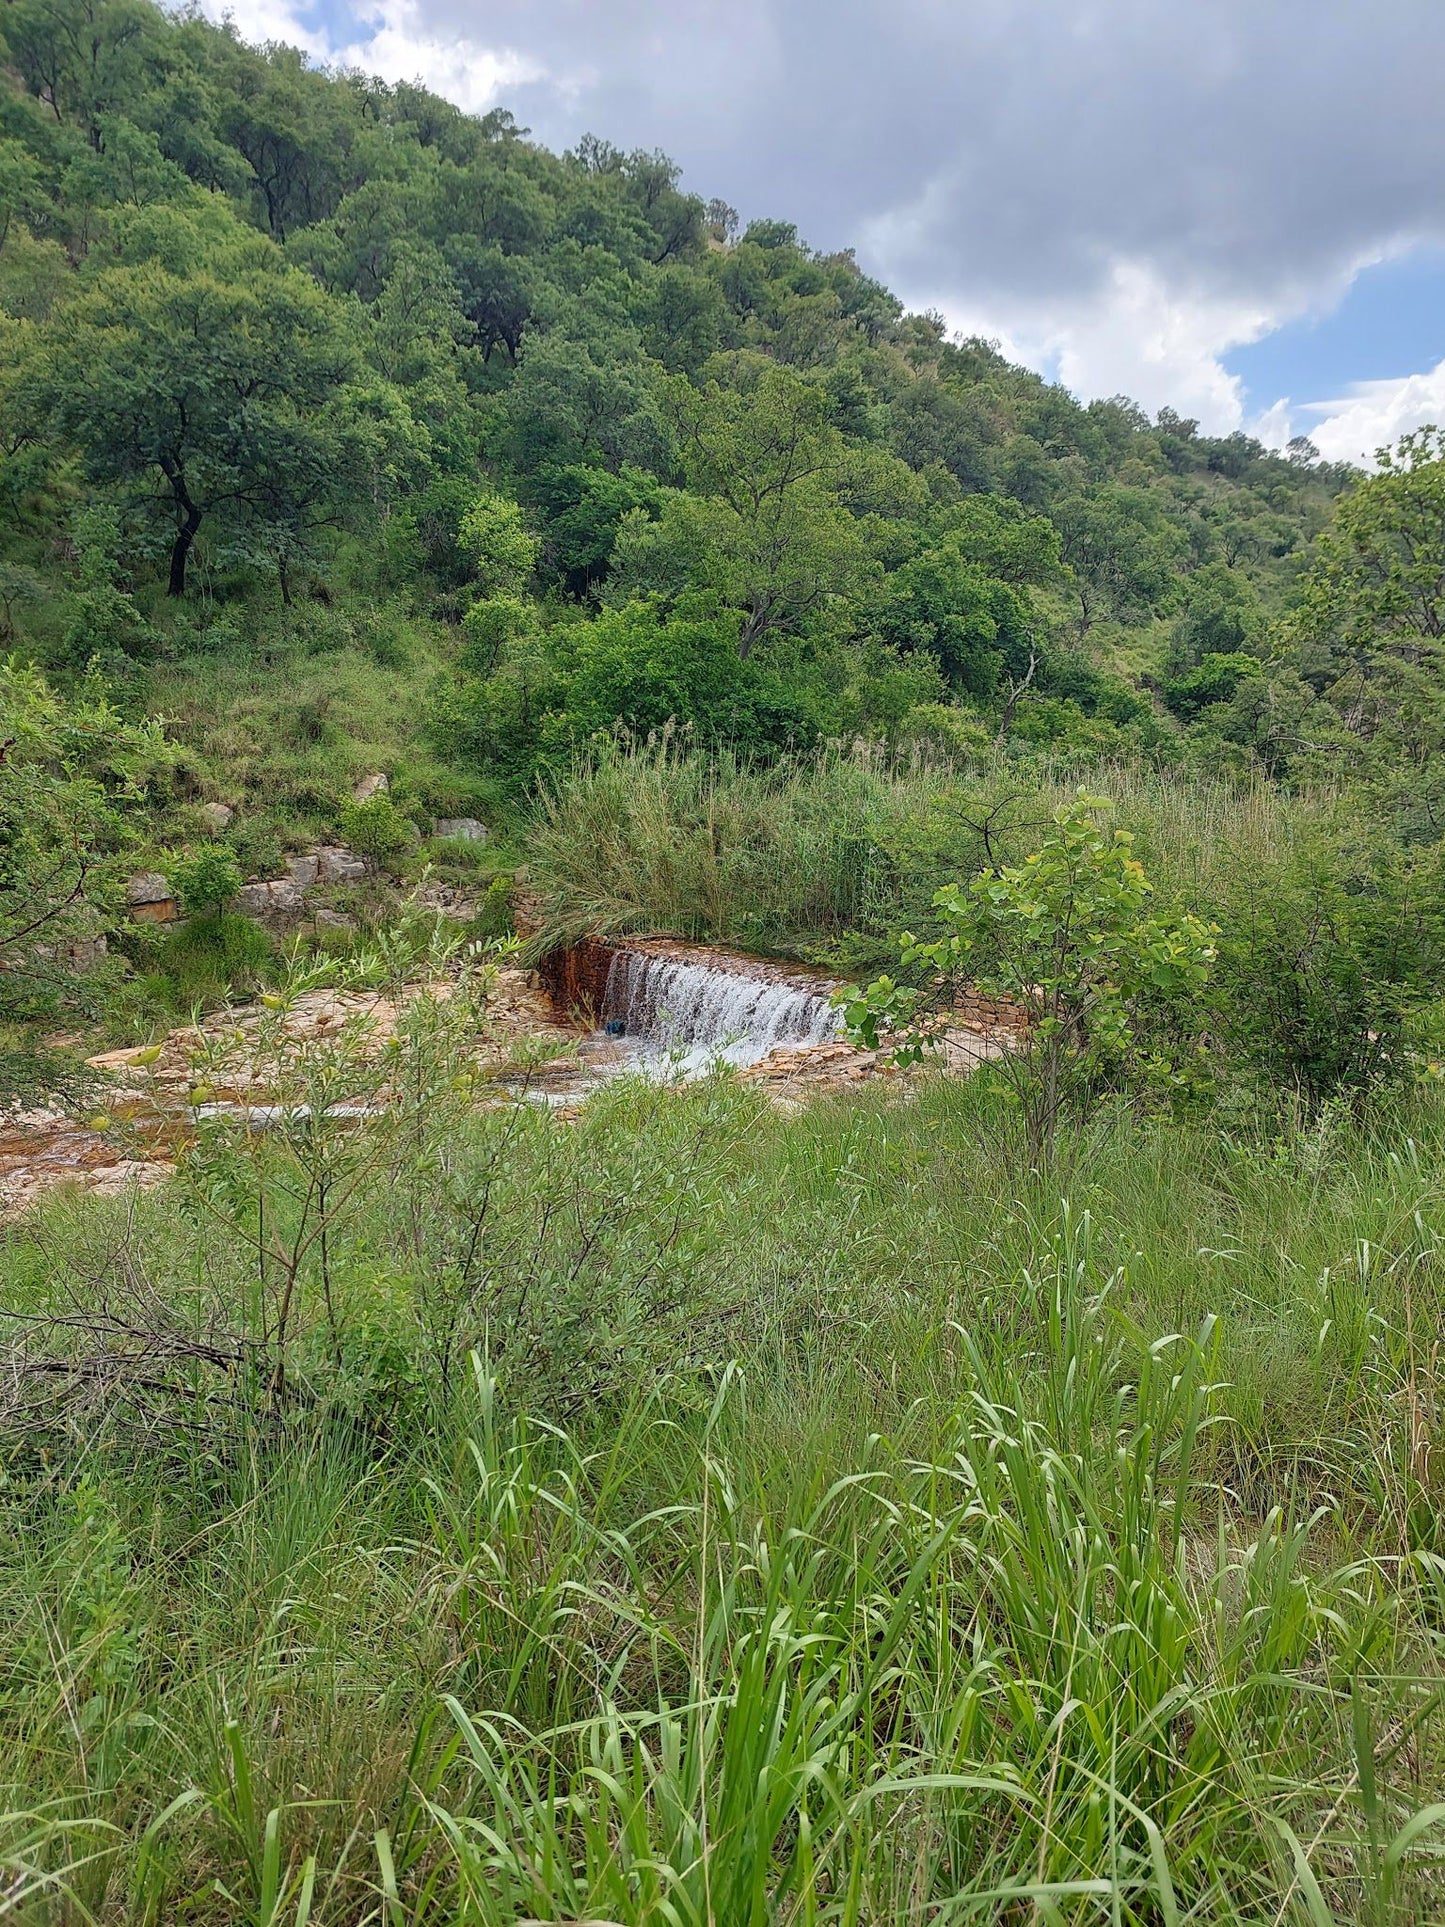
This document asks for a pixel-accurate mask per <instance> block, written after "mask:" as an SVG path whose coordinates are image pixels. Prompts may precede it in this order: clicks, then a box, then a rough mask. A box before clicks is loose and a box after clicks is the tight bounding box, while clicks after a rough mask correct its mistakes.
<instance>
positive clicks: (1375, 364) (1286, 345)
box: [1222, 247, 1445, 414]
mask: <svg viewBox="0 0 1445 1927" xmlns="http://www.w3.org/2000/svg"><path fill="white" fill-rule="evenodd" d="M1442 359H1445V247H1428V248H1415V249H1413V250H1412V251H1411V252H1410V253H1409V254H1406V255H1402V256H1401V257H1400V258H1399V259H1398V260H1395V261H1382V262H1381V263H1380V264H1379V266H1378V267H1373V268H1366V269H1364V271H1363V272H1362V273H1361V274H1359V275H1357V276H1356V278H1355V280H1354V282H1353V283H1352V284H1351V286H1350V288H1349V291H1348V292H1347V293H1346V295H1345V297H1344V299H1343V300H1342V301H1341V302H1340V304H1339V306H1338V307H1336V308H1334V309H1332V310H1330V311H1329V312H1328V313H1325V314H1320V315H1314V316H1306V317H1303V318H1302V319H1300V320H1298V321H1289V322H1286V323H1285V325H1284V326H1283V327H1282V328H1276V329H1275V331H1274V333H1273V334H1269V335H1266V336H1265V337H1264V338H1263V339H1262V340H1260V341H1256V342H1253V343H1252V344H1251V345H1250V346H1249V347H1247V348H1231V349H1230V351H1229V352H1228V354H1226V355H1224V356H1223V357H1222V360H1223V362H1224V366H1225V367H1226V368H1227V369H1228V370H1229V372H1230V373H1231V374H1232V375H1239V376H1241V377H1242V378H1243V381H1244V385H1245V389H1246V390H1247V400H1246V413H1248V414H1253V413H1254V412H1256V411H1257V410H1259V409H1263V408H1267V407H1268V406H1269V405H1270V403H1271V402H1274V401H1278V400H1279V399H1280V398H1281V397H1282V396H1286V395H1287V396H1288V397H1289V398H1290V400H1291V402H1293V404H1294V406H1295V408H1296V409H1298V408H1299V407H1301V406H1302V405H1304V404H1306V403H1308V402H1317V401H1333V400H1335V399H1337V398H1338V397H1339V396H1342V395H1345V394H1347V393H1348V392H1349V391H1350V389H1351V388H1352V387H1353V385H1354V384H1355V383H1356V382H1360V381H1389V380H1394V379H1396V378H1398V377H1400V376H1404V375H1414V374H1420V373H1422V372H1423V371H1424V370H1426V369H1429V368H1433V367H1434V366H1435V364H1436V363H1437V362H1438V361H1440V360H1442Z"/></svg>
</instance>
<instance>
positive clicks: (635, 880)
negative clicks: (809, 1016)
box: [528, 744, 1336, 967]
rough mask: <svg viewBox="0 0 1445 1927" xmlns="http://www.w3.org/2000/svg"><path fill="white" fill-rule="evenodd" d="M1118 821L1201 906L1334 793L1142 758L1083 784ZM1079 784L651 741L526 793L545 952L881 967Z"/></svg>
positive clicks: (1031, 841) (1154, 868) (1028, 837)
mask: <svg viewBox="0 0 1445 1927" xmlns="http://www.w3.org/2000/svg"><path fill="white" fill-rule="evenodd" d="M1082 786H1083V787H1085V788H1087V789H1088V790H1089V791H1090V792H1091V793H1094V794H1097V795H1099V796H1101V797H1104V798H1106V799H1108V800H1109V802H1110V803H1111V804H1112V806H1113V812H1114V820H1115V821H1117V822H1118V823H1119V824H1121V825H1122V826H1124V827H1127V828H1129V829H1130V830H1132V831H1133V832H1134V834H1135V836H1136V838H1137V840H1138V845H1139V851H1140V854H1141V856H1142V857H1143V859H1144V861H1145V862H1146V864H1147V865H1148V867H1149V870H1150V874H1151V876H1153V877H1154V879H1155V881H1156V883H1157V884H1158V885H1159V887H1160V888H1161V890H1163V891H1164V892H1165V894H1166V895H1168V896H1171V897H1177V898H1179V899H1181V900H1191V901H1194V902H1196V903H1198V904H1201V905H1203V906H1205V907H1207V906H1208V905H1210V904H1212V903H1214V902H1220V901H1223V900H1224V899H1225V898H1226V897H1227V896H1228V894H1229V891H1230V889H1231V887H1232V885H1233V883H1234V881H1235V880H1236V879H1237V878H1238V877H1239V876H1240V875H1241V874H1244V873H1252V874H1259V873H1260V871H1261V867H1262V866H1267V865H1268V864H1270V863H1273V862H1278V861H1281V860H1283V858H1284V857H1285V856H1286V855H1287V854H1288V851H1289V850H1290V848H1291V847H1292V844H1293V842H1294V840H1295V839H1296V838H1297V837H1298V836H1299V835H1300V834H1301V833H1302V832H1304V831H1305V830H1307V829H1309V828H1310V827H1312V826H1317V825H1318V824H1319V823H1320V822H1322V821H1328V820H1329V818H1330V813H1331V812H1332V811H1333V810H1334V809H1335V808H1336V802H1335V799H1334V798H1333V797H1332V796H1329V795H1326V794H1324V793H1318V794H1310V795H1303V796H1296V797H1287V796H1284V795H1283V794H1282V793H1281V792H1279V791H1278V790H1275V789H1270V788H1266V787H1265V786H1263V785H1260V786H1251V787H1240V786H1236V785H1230V784H1226V783H1222V782H1217V781H1211V780H1200V781H1197V782H1187V781H1182V780H1181V779H1180V778H1179V776H1178V775H1177V774H1174V773H1171V774H1169V775H1168V776H1167V777H1166V776H1165V775H1162V774H1160V773H1159V772H1157V771H1154V770H1152V769H1150V768H1148V767H1147V766H1145V765H1142V764H1138V765H1132V764H1131V765H1118V766H1112V765H1111V766H1108V767H1104V768H1099V769H1096V770H1094V771H1092V772H1091V773H1089V774H1088V775H1087V777H1086V778H1084V779H1082ZM1080 787H1081V779H1080V777H1079V775H1078V774H1077V772H1063V771H1059V772H1056V771H1054V770H1052V769H1051V768H1050V766H1049V765H1048V764H1046V763H1040V764H1037V765H1034V766H1030V767H1029V768H1027V769H1020V768H1017V767H1015V766H1013V765H1011V764H1009V763H1008V762H1006V761H1005V760H1004V759H1002V758H1000V759H999V760H998V761H997V762H996V763H995V764H993V765H991V766H988V767H983V768H976V769H972V770H959V769H956V768H954V767H953V766H951V765H950V764H948V763H946V762H942V763H933V762H929V761H927V760H925V759H920V758H918V757H912V758H908V759H899V758H894V757H890V756H887V755H885V754H883V753H882V752H875V751H872V750H869V749H867V748H863V747H860V748H858V749H856V750H855V751H853V752H852V753H849V754H842V753H830V754H826V755H821V756H818V757H816V758H805V759H799V760H797V761H794V762H785V763H783V764H781V765H778V766H775V767H773V768H769V769H758V768H754V767H752V766H750V765H748V764H746V763H741V762H739V761H738V760H736V759H735V758H733V757H730V756H728V755H726V754H724V755H720V756H717V757H707V756H704V755H700V754H697V753H688V752H680V751H678V750H676V749H675V748H674V747H672V746H671V745H668V744H663V745H660V746H657V745H653V746H648V747H634V748H630V749H626V750H618V749H610V750H605V751H602V752H599V753H598V754H597V755H596V756H595V757H594V758H593V759H592V760H590V761H588V762H586V763H584V764H581V765H579V766H578V767H577V768H576V769H575V770H573V771H572V772H570V773H569V775H568V776H566V777H565V778H562V779H559V780H558V781H557V783H556V784H555V785H554V787H553V788H552V789H550V790H549V791H547V792H546V793H545V794H544V795H543V797H542V798H541V801H540V805H539V808H538V812H537V816H536V819H535V821H534V824H533V827H532V832H531V837H530V845H529V851H528V854H529V859H530V869H531V882H532V885H533V887H534V889H535V890H536V891H537V893H538V894H539V896H540V898H541V902H542V908H543V914H544V918H545V924H544V929H543V931H542V933H541V937H540V938H539V943H540V944H541V945H543V946H548V947H550V946H552V945H555V944H559V943H565V942H569V941H572V940H575V938H576V937H578V936H580V935H582V934H585V933H592V932H596V933H602V934H617V933H620V932H624V931H633V932H636V931H641V930H650V931H661V932H668V933H671V934H673V935H676V936H680V937H684V938H690V939H694V940H701V939H711V940H713V941H717V942H727V943H734V944H740V945H743V946H744V947H747V946H753V947H755V948H760V949H766V950H780V951H785V952H786V951H792V950H802V951H810V950H811V951H814V952H818V951H823V952H828V953H832V952H838V953H840V954H841V955H842V956H843V957H844V958H845V959H848V960H856V961H858V962H859V964H860V967H862V966H863V965H866V963H867V962H868V961H869V960H870V959H873V958H876V959H877V960H879V961H882V960H885V959H896V948H895V947H894V946H893V945H892V943H891V941H890V940H891V937H892V934H893V932H894V931H896V930H897V929H898V928H899V927H900V926H902V925H908V926H909V927H912V928H917V927H919V926H920V925H921V924H923V923H926V921H927V919H928V917H929V906H930V901H931V898H932V894H933V892H934V890H935V889H937V887H938V886H939V885H940V884H941V883H944V882H946V881H949V880H953V879H956V878H958V877H959V876H967V875H970V874H972V873H973V872H975V871H977V870H978V869H980V868H982V867H983V866H984V865H985V864H986V863H988V862H991V861H1017V860H1019V859H1020V858H1022V856H1023V855H1024V854H1026V853H1027V851H1028V850H1029V849H1031V848H1033V847H1035V846H1036V840H1037V837H1038V835H1039V833H1040V832H1041V830H1042V829H1043V827H1044V826H1045V825H1046V824H1047V822H1048V820H1049V815H1050V812H1051V811H1052V810H1053V809H1054V808H1055V807H1056V806H1057V805H1059V804H1060V803H1063V802H1065V801H1067V800H1068V799H1070V798H1071V797H1073V796H1074V795H1075V794H1076V793H1077V792H1078V790H1079V788H1080Z"/></svg>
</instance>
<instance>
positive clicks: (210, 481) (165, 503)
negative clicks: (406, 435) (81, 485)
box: [42, 242, 360, 596]
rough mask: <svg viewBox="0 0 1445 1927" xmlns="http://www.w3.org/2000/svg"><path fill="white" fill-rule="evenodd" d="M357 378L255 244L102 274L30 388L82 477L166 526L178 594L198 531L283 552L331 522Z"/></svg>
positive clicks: (342, 343)
mask: <svg viewBox="0 0 1445 1927" xmlns="http://www.w3.org/2000/svg"><path fill="white" fill-rule="evenodd" d="M356 365H357V354H356V348H355V344H354V341H353V337H352V331H351V329H350V327H349V326H348V324H347V320H346V317H345V315H344V313H343V312H342V311H341V310H340V309H339V308H338V307H337V306H336V304H335V303H334V302H332V301H331V299H330V298H329V297H328V296H327V295H326V294H325V293H323V291H322V290H321V289H320V288H318V287H317V286H316V284H315V283H314V282H313V281H312V280H310V278H309V277H308V276H306V275H303V274H301V273H299V272H297V271H296V270H295V269H292V268H289V267H287V266H285V264H284V263H282V262H281V260H280V258H279V256H275V255H274V253H273V252H272V251H271V250H270V249H269V248H268V246H267V244H266V243H264V242H256V243H254V244H247V245H246V246H245V247H244V248H241V249H238V250H236V252H235V254H233V255H232V257H231V258H230V259H226V258H225V257H224V255H223V256H222V257H221V258H220V259H214V260H213V261H212V263H211V265H209V266H208V267H206V268H204V269H195V270H193V271H190V272H174V271H172V270H171V269H170V268H168V267H165V266H162V265H161V264H160V263H159V262H156V261H149V262H144V263H142V264H139V265H135V266H132V265H129V264H127V265H123V266H118V267H112V268H106V269H104V270H103V271H102V272H100V273H99V274H97V275H96V276H95V277H94V279H92V280H91V281H90V282H89V283H88V285H87V286H86V287H85V288H84V289H83V290H82V291H81V293H80V294H79V295H78V296H77V297H76V299H75V301H74V302H72V303H71V304H70V305H69V306H68V307H67V308H66V309H65V310H64V311H63V312H62V313H61V315H60V316H59V317H58V319H57V321H56V323H55V326H54V333H53V338H52V341H51V344H50V352H49V355H48V357H47V358H46V365H45V366H44V369H43V373H42V380H43V384H44V389H45V393H46V397H47V400H48V404H49V408H50V412H51V417H52V420H53V421H54V423H55V425H56V427H57V428H58V430H59V431H60V433H61V434H62V435H64V436H65V437H66V438H67V439H68V440H69V441H70V442H72V443H73V444H74V445H75V447H76V448H77V450H78V451H79V454H80V457H81V461H82V464H83V466H84V470H85V473H86V475H87V477H88V479H90V480H91V481H92V482H95V483H100V484H103V485H107V486H113V487H119V488H122V489H124V490H125V491H127V494H128V496H129V498H130V499H132V500H133V501H134V503H135V505H136V506H137V508H138V509H140V510H142V511H144V512H146V513H147V514H149V515H151V516H153V517H155V518H156V519H157V520H158V521H159V523H160V524H161V526H162V527H168V529H169V546H170V564H169V585H168V586H169V591H170V593H171V595H173V596H180V595H183V594H184V593H185V588H186V569H187V564H188V562H189V559H190V555H191V551H192V548H193V546H194V544H195V541H196V537H197V536H198V535H199V534H200V532H201V529H202V527H203V526H204V525H205V524H206V523H207V521H208V520H213V521H216V522H218V523H220V524H221V525H222V526H223V527H229V528H231V529H236V530H240V531H251V532H253V533H258V534H259V535H260V536H261V537H262V538H263V539H264V538H266V537H268V536H269V537H271V538H273V539H275V538H280V537H285V538H288V539H289V540H291V541H293V542H294V541H296V540H298V539H300V538H304V536H305V535H306V534H307V533H308V532H309V531H310V530H312V529H314V528H316V527H319V526H322V525H323V524H325V523H326V522H327V521H330V520H332V519H333V518H334V517H335V516H336V515H337V514H338V513H339V512H341V510H342V508H343V506H344V505H345V502H346V500H347V485H348V482H349V481H353V482H354V471H355V469H356V466H357V454H358V447H359V429H360V425H359V424H358V422H357V421H356V419H355V418H354V417H349V416H348V415H347V413H346V411H345V410H343V409H342V408H340V407H339V406H338V402H339V399H340V397H341V393H342V391H343V389H344V387H345V384H346V383H347V381H348V379H349V377H350V376H351V375H352V373H353V372H354V370H355V368H356Z"/></svg>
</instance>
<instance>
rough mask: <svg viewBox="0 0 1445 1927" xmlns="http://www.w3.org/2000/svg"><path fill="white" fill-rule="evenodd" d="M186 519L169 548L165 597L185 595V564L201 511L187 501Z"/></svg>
mask: <svg viewBox="0 0 1445 1927" xmlns="http://www.w3.org/2000/svg"><path fill="white" fill-rule="evenodd" d="M185 510H186V519H185V520H184V522H182V523H181V526H180V527H179V529H177V531H176V539H175V542H174V543H173V544H172V547H171V579H170V583H169V586H168V587H167V589H166V594H167V595H173V596H183V595H184V594H185V593H186V563H187V562H188V561H189V559H190V554H191V544H192V543H193V542H194V541H195V539H196V531H197V530H198V529H199V528H200V526H201V511H200V510H199V509H198V508H197V507H196V505H195V503H194V502H192V501H190V500H189V499H187V501H186V503H185Z"/></svg>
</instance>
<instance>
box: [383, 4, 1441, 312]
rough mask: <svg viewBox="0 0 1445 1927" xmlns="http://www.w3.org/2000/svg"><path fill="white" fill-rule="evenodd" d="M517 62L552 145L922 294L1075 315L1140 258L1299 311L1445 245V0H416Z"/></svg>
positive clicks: (414, 14)
mask: <svg viewBox="0 0 1445 1927" xmlns="http://www.w3.org/2000/svg"><path fill="white" fill-rule="evenodd" d="M407 13H408V16H409V18H410V20H411V21H413V22H414V23H415V25H416V26H417V27H418V28H420V29H421V30H423V31H425V32H427V33H429V34H432V35H435V36H438V37H441V38H444V39H451V38H454V37H455V38H464V39H466V40H468V41H470V42H472V43H473V44H479V45H483V46H486V47H488V48H491V49H494V50H502V49H505V50H508V51H510V52H512V53H515V54H517V55H519V56H521V57H522V58H523V59H524V60H526V61H527V62H528V63H529V65H530V66H531V67H533V68H534V69H536V70H540V77H539V78H536V79H533V80H530V81H527V82H523V83H520V84H517V85H514V86H511V87H509V88H507V89H504V91H503V94H502V101H503V104H505V105H507V106H509V107H511V108H512V109H513V111H515V112H516V114H517V116H518V118H519V119H520V120H522V121H523V122H524V123H526V124H529V125H530V126H531V127H532V128H533V129H534V131H535V132H536V133H537V134H538V135H539V136H540V137H542V138H545V139H547V140H548V141H551V142H559V143H563V144H566V143H570V142H571V141H573V140H575V139H576V138H577V136H578V135H579V134H581V133H582V132H584V131H592V132H595V133H598V134H601V135H603V136H605V137H607V138H609V139H611V140H613V141H616V142H617V143H619V144H621V145H625V146H633V145H639V146H645V147H649V148H651V147H663V148H665V149H666V150H667V151H668V152H669V153H670V154H671V155H672V156H673V157H674V158H675V159H676V160H678V161H679V162H680V163H681V164H682V166H683V168H684V170H685V176H686V181H687V184H688V185H689V186H690V187H692V188H694V189H696V190H697V191H699V192H701V193H703V194H706V195H712V194H719V195H722V196H724V197H725V198H726V199H728V200H730V201H732V202H734V203H735V204H736V205H737V206H738V207H739V208H740V209H742V211H743V212H744V214H745V215H758V214H768V215H778V216H782V217H785V218H788V219H790V220H795V221H796V222H797V223H798V225H799V226H800V228H801V229H802V231H803V233H804V236H805V238H807V239H808V240H809V241H811V242H812V243H813V244H814V245H815V246H823V247H836V246H843V245H848V244H851V243H859V244H861V245H860V254H861V255H862V256H863V258H864V259H865V261H868V262H869V264H870V265H874V266H877V267H878V268H880V269H881V270H883V271H884V272H886V273H887V274H888V275H889V277H890V278H891V279H892V280H893V281H894V282H895V284H896V285H898V286H899V287H900V288H902V289H903V290H904V291H905V292H908V291H916V290H923V291H926V292H928V293H929V294H930V295H937V296H939V297H947V296H949V295H950V294H953V295H958V296H962V297H966V298H968V299H970V300H976V301H979V302H983V303H990V302H992V303H997V302H999V301H1014V302H1017V301H1020V300H1023V301H1031V300H1038V301H1057V300H1058V299H1059V298H1061V297H1062V298H1067V297H1069V296H1071V295H1073V296H1078V295H1083V294H1086V293H1088V292H1090V291H1092V290H1095V289H1097V288H1098V287H1099V286H1100V285H1101V284H1102V283H1103V282H1104V281H1105V280H1106V278H1107V276H1108V274H1109V271H1110V267H1111V264H1112V263H1114V262H1116V261H1118V260H1120V259H1127V260H1131V261H1137V262H1143V263H1145V264H1147V265H1148V266H1149V267H1151V268H1152V269H1153V270H1154V271H1156V272H1157V273H1158V274H1159V276H1160V277H1161V278H1162V280H1164V281H1165V282H1167V283H1168V285H1170V286H1171V287H1173V288H1177V289H1181V290H1182V289H1199V290H1207V291H1208V293H1209V294H1210V296H1211V297H1213V298H1215V299H1219V300H1243V301H1256V302H1259V303H1261V304H1264V305H1277V304H1289V305H1297V304H1299V302H1300V299H1301V291H1305V294H1306V298H1307V294H1308V290H1310V289H1312V288H1320V287H1323V286H1324V285H1326V284H1327V283H1328V282H1329V281H1330V280H1331V279H1332V278H1338V277H1339V276H1340V275H1341V274H1342V273H1344V272H1345V271H1346V270H1347V269H1348V268H1349V267H1350V266H1352V265H1353V264H1354V263H1356V262H1357V261H1359V260H1360V259H1361V258H1362V257H1364V256H1367V255H1370V254H1373V253H1377V252H1382V251H1384V250H1386V249H1388V248H1390V247H1392V246H1398V245H1402V244H1404V243H1406V242H1408V241H1409V240H1412V239H1415V238H1420V237H1426V236H1438V235H1440V234H1442V233H1445V195H1442V187H1445V115H1442V114H1441V113H1440V111H1439V89H1440V76H1441V74H1442V72H1445V0H889V3H888V4H877V3H876V0H874V3H872V4H865V3H864V0H727V4H716V3H715V0H668V3H667V4H660V3H657V4H655V3H654V0H528V3H527V4H515V5H507V4H502V5H493V6H489V7H488V8H487V9H486V10H485V12H482V13H478V12H477V11H475V10H474V9H473V8H472V7H471V6H468V5H466V4H464V0H412V4H411V5H410V6H409V7H408V9H407Z"/></svg>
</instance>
